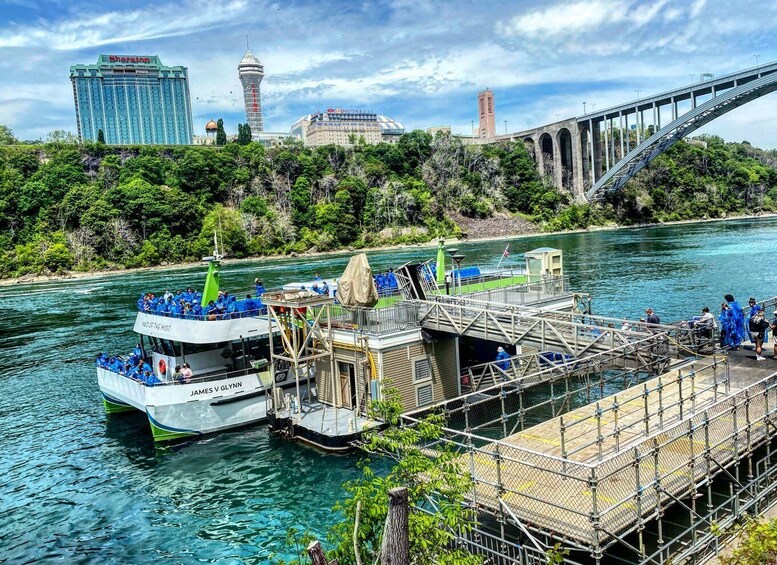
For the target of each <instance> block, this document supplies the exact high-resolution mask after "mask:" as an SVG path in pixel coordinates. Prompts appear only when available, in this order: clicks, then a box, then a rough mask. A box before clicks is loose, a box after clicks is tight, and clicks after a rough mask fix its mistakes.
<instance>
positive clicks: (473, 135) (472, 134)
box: [469, 120, 475, 137]
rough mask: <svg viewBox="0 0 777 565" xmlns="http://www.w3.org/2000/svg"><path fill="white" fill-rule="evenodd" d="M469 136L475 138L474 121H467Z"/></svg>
mask: <svg viewBox="0 0 777 565" xmlns="http://www.w3.org/2000/svg"><path fill="white" fill-rule="evenodd" d="M469 134H470V135H471V136H472V137H475V120H470V121H469Z"/></svg>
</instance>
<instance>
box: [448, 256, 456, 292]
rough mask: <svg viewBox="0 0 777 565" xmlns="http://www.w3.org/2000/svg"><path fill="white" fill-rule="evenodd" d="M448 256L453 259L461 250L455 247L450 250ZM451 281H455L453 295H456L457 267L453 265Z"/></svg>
mask: <svg viewBox="0 0 777 565" xmlns="http://www.w3.org/2000/svg"><path fill="white" fill-rule="evenodd" d="M447 251H448V255H450V256H451V259H453V257H454V256H455V255H456V254H458V252H459V250H458V249H456V248H455V247H454V248H452V249H448V250H447ZM451 267H452V268H451V279H453V294H456V267H454V266H453V263H451Z"/></svg>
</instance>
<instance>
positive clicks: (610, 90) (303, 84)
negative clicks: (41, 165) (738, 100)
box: [0, 0, 777, 148]
mask: <svg viewBox="0 0 777 565" xmlns="http://www.w3.org/2000/svg"><path fill="white" fill-rule="evenodd" d="M775 31H777V2H774V1H773V0H768V1H751V0H737V1H735V2H731V1H730V0H683V1H668V0H654V1H650V2H648V1H639V0H581V1H578V0H571V1H566V0H565V1H542V2H537V1H536V0H535V1H533V2H526V1H523V0H513V1H506V2H501V1H492V2H489V1H487V0H479V1H463V0H462V1H454V0H450V1H437V2H431V1H426V0H385V1H376V2H356V1H352V2H348V1H341V2H337V1H327V0H315V1H288V2H261V1H254V0H251V1H249V0H226V1H220V0H212V1H204V0H176V1H172V2H164V1H159V0H158V1H156V2H144V1H143V0H134V1H133V2H126V1H125V2H118V1H114V0H104V1H102V2H99V3H90V2H83V1H80V0H72V1H65V0H63V1H59V0H55V1H52V2H36V1H34V0H0V77H2V78H0V124H6V125H8V126H10V127H11V128H12V129H13V130H14V132H15V133H16V135H17V137H20V138H38V137H41V136H43V137H45V135H46V133H47V132H49V131H51V130H53V129H66V130H70V131H73V132H75V115H74V110H73V94H72V89H71V86H70V81H69V78H68V73H69V67H70V65H72V64H75V63H94V62H95V61H96V60H97V55H98V54H100V53H105V54H134V55H159V56H160V57H161V59H162V61H163V62H164V63H165V64H168V65H176V64H178V65H185V66H187V67H188V68H189V73H190V86H191V92H192V106H193V117H194V123H195V129H196V130H198V131H199V130H201V129H203V127H204V124H205V122H206V121H207V120H208V119H210V118H219V117H222V118H224V122H225V124H226V127H227V130H228V131H231V132H234V131H236V129H237V123H238V122H243V121H245V116H244V114H243V113H242V111H241V98H240V93H241V92H240V82H239V80H238V76H237V64H238V62H239V61H240V59H241V58H242V56H243V53H244V52H245V36H246V34H247V35H248V36H249V41H250V44H251V50H252V51H253V53H254V54H255V55H256V56H257V57H259V59H260V60H261V61H262V63H263V64H264V65H265V73H266V75H265V79H264V82H263V83H262V102H263V106H264V109H265V113H264V119H265V129H266V130H272V131H288V129H289V127H290V126H291V124H292V123H293V122H294V121H295V120H296V119H297V118H298V117H299V116H301V115H303V114H307V113H310V112H313V111H316V110H320V109H325V108H328V107H333V106H334V107H338V106H339V107H350V108H353V107H356V108H365V109H370V110H374V111H377V112H379V113H382V114H385V115H388V116H390V117H392V118H394V119H396V120H398V121H400V122H402V123H404V124H405V126H406V128H407V129H414V128H425V127H428V126H431V125H443V124H447V125H451V126H452V127H453V130H454V131H455V132H458V133H468V132H469V128H470V121H471V120H474V119H476V117H477V116H476V97H477V92H478V91H479V90H482V89H484V88H486V87H490V88H491V89H492V90H493V91H494V94H495V100H496V113H497V125H498V131H500V132H502V131H504V127H505V124H504V120H507V129H508V130H509V131H517V130H522V129H526V128H527V127H529V126H535V125H539V124H543V123H547V122H551V121H555V120H556V116H557V115H560V116H561V117H568V116H573V115H579V114H581V113H582V111H583V102H584V101H586V102H587V103H589V104H592V103H593V104H596V107H597V108H599V109H601V108H604V107H606V106H609V105H614V104H616V103H619V102H623V101H626V100H631V99H633V98H634V97H635V96H636V95H635V91H636V90H641V93H642V96H646V95H648V94H649V93H651V92H660V91H664V90H668V89H671V88H674V87H678V86H681V85H683V84H686V83H689V82H691V81H692V80H693V77H692V76H691V75H696V76H698V75H699V73H705V72H709V73H713V74H715V75H721V74H725V73H728V72H732V71H735V70H738V69H742V68H745V67H750V66H753V65H755V64H756V61H759V62H761V63H765V62H768V61H772V60H775V59H777V49H776V47H777V34H776V33H775ZM589 109H590V108H589ZM776 126H777V93H775V94H771V95H769V96H766V97H764V98H761V99H760V100H758V101H756V102H753V103H751V104H748V105H746V106H744V107H742V108H740V109H737V110H735V111H734V112H731V113H730V114H728V115H727V116H724V117H722V118H719V119H718V120H716V121H715V122H712V123H711V124H710V125H708V126H707V128H706V129H705V131H707V132H711V133H717V134H719V135H722V136H723V137H725V138H726V139H728V140H731V141H741V140H743V139H747V140H749V141H750V142H751V143H753V144H756V145H760V146H761V147H766V148H775V147H777V127H776Z"/></svg>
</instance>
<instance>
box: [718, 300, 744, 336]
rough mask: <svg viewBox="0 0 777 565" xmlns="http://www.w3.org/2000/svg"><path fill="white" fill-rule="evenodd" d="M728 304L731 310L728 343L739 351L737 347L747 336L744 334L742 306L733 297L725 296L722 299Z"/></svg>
mask: <svg viewBox="0 0 777 565" xmlns="http://www.w3.org/2000/svg"><path fill="white" fill-rule="evenodd" d="M723 298H724V299H725V300H726V302H727V303H728V307H729V309H730V310H731V314H730V316H731V326H730V328H729V330H730V332H729V335H730V337H729V341H730V346H731V347H733V348H734V349H739V346H740V345H741V344H742V342H743V341H744V339H745V336H746V335H747V334H746V333H745V332H746V331H747V330H746V329H745V312H744V310H743V309H742V306H741V305H740V304H739V302H737V301H736V300H735V299H734V296H733V295H731V294H727V295H725V296H724V297H723Z"/></svg>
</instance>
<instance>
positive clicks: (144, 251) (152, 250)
mask: <svg viewBox="0 0 777 565" xmlns="http://www.w3.org/2000/svg"><path fill="white" fill-rule="evenodd" d="M161 262H162V258H161V257H160V256H159V251H157V248H156V247H155V246H154V244H153V243H151V242H150V241H148V240H146V241H144V242H143V245H142V246H141V248H140V253H138V254H137V255H135V256H134V257H132V258H131V259H130V260H129V261H127V267H153V266H154V265H159V263H161Z"/></svg>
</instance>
